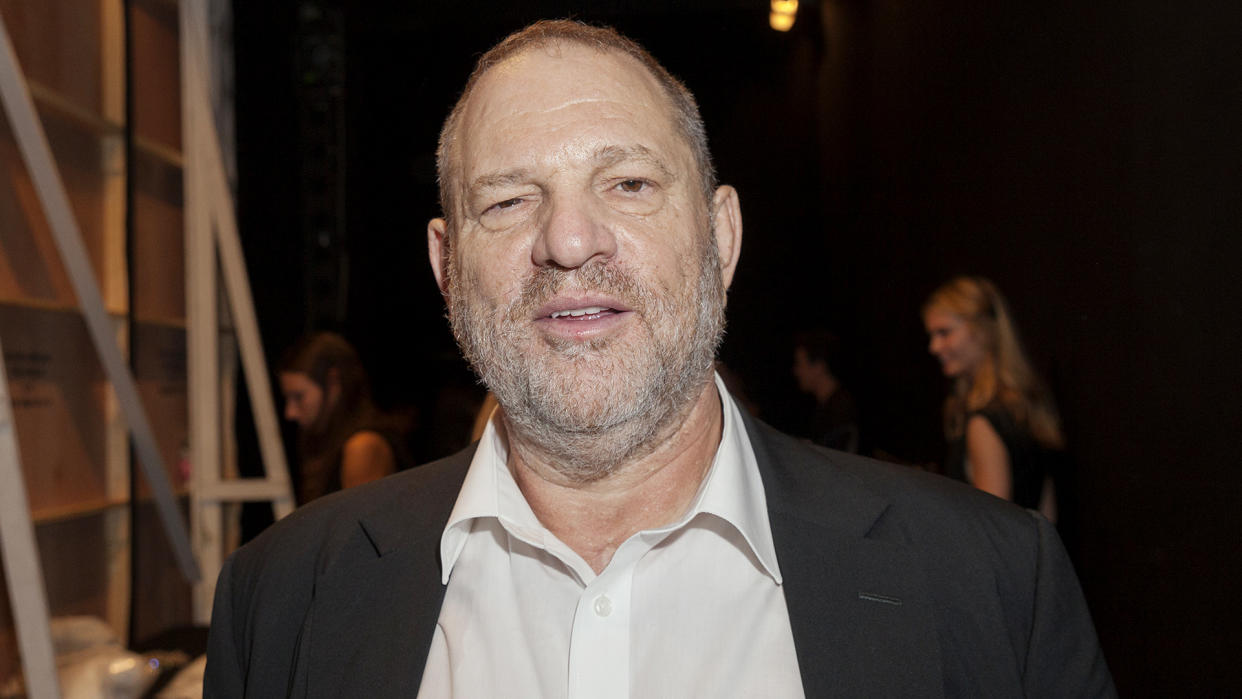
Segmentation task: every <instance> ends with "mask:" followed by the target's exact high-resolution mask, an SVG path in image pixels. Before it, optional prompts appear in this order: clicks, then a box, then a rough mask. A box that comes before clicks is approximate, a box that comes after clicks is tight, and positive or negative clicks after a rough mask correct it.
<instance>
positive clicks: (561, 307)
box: [534, 296, 633, 339]
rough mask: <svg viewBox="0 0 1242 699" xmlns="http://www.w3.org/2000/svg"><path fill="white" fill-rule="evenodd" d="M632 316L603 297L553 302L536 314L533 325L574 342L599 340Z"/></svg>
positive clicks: (616, 301) (628, 310)
mask: <svg viewBox="0 0 1242 699" xmlns="http://www.w3.org/2000/svg"><path fill="white" fill-rule="evenodd" d="M630 315H633V311H632V309H631V308H630V307H629V306H627V305H626V304H624V303H622V302H621V301H620V300H618V299H615V298H607V297H602V296H592V297H584V296H579V297H576V298H575V297H565V298H559V299H554V300H552V301H550V302H548V303H547V304H545V305H544V306H542V307H541V308H539V309H538V310H537V311H536V312H535V318H534V320H535V323H536V324H537V325H538V326H540V327H542V328H543V329H544V330H545V331H547V332H550V333H552V334H554V335H561V336H565V337H571V338H576V339H588V338H593V337H598V336H599V335H601V334H604V333H607V332H609V331H610V330H611V329H612V328H614V327H615V326H617V324H619V323H621V322H623V320H624V319H625V318H626V317H628V316H630Z"/></svg>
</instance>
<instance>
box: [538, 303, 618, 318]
mask: <svg viewBox="0 0 1242 699" xmlns="http://www.w3.org/2000/svg"><path fill="white" fill-rule="evenodd" d="M616 312H617V311H616V309H613V308H605V307H603V306H587V307H585V308H571V309H566V310H564V311H553V312H552V313H551V315H549V316H548V317H549V318H551V319H552V320H560V319H562V318H565V319H569V320H595V319H597V318H600V317H602V316H603V315H604V314H613V313H616Z"/></svg>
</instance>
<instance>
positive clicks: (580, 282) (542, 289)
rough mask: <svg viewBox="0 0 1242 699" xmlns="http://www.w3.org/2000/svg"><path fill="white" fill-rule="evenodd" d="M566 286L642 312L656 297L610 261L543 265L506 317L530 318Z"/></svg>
mask: <svg viewBox="0 0 1242 699" xmlns="http://www.w3.org/2000/svg"><path fill="white" fill-rule="evenodd" d="M566 288H570V289H573V290H575V291H580V292H585V293H598V294H604V295H607V296H612V297H614V298H616V299H618V300H620V301H622V302H623V303H625V304H626V305H627V306H628V307H630V308H631V309H633V310H636V311H639V312H640V313H641V312H642V311H645V310H647V309H648V307H649V306H650V305H651V300H652V298H653V294H652V292H651V290H650V289H648V288H647V287H646V286H644V285H643V284H642V283H640V282H639V281H638V279H637V278H635V276H634V275H633V274H631V273H629V272H628V271H626V270H624V269H622V268H620V267H617V266H615V265H609V264H607V263H606V262H597V263H590V264H587V265H584V266H582V267H577V268H574V269H564V268H561V267H541V268H539V269H537V270H535V271H534V272H533V273H532V274H531V275H530V276H529V277H527V279H526V281H524V282H523V283H522V290H521V292H520V293H519V294H518V296H517V298H516V299H514V301H513V303H512V304H510V305H509V309H508V311H507V312H506V316H507V317H508V318H509V319H511V320H526V319H529V318H530V317H531V315H533V314H534V313H535V311H536V310H538V309H539V307H540V306H543V305H544V304H545V303H547V302H548V301H549V300H551V299H552V298H554V297H555V296H556V295H557V294H559V293H561V291H563V290H565V289H566Z"/></svg>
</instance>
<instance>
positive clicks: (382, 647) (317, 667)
mask: <svg viewBox="0 0 1242 699" xmlns="http://www.w3.org/2000/svg"><path fill="white" fill-rule="evenodd" d="M471 456H472V450H471V451H469V452H463V453H462V454H458V455H456V456H454V457H452V458H450V459H449V460H448V461H446V462H441V463H440V464H434V465H428V466H423V467H421V468H419V469H417V470H418V471H423V470H424V469H428V470H429V471H428V473H427V474H425V475H426V476H428V477H424V478H412V479H407V480H405V481H403V482H402V484H401V486H400V487H398V488H397V490H396V491H395V492H392V493H389V494H387V495H386V496H385V499H384V501H383V502H382V503H381V504H380V505H379V506H378V507H376V508H374V509H373V510H371V511H370V512H369V513H368V514H367V515H366V516H364V517H362V518H360V519H359V521H358V522H357V523H355V524H353V525H352V526H353V527H354V529H353V530H352V531H351V532H349V534H348V538H347V539H346V542H345V543H344V544H343V545H342V546H341V547H340V550H339V551H333V552H329V553H328V554H325V557H330V560H328V561H327V562H326V563H321V566H320V573H319V574H318V575H317V578H316V582H315V592H314V602H313V604H312V606H311V611H310V614H309V615H308V618H307V620H306V622H305V624H304V626H303V629H302V635H303V638H302V643H301V652H300V653H299V662H298V666H299V668H300V670H299V672H298V674H299V676H300V678H305V679H306V683H307V685H306V690H307V691H306V692H305V696H309V697H329V696H332V697H338V696H359V697H361V696H367V697H385V696H414V695H415V694H417V692H418V687H419V685H420V683H421V681H422V673H423V667H424V665H425V663H426V660H427V654H428V651H429V650H430V648H431V640H432V637H433V635H434V633H435V625H436V622H437V620H438V619H439V615H440V606H441V603H442V602H443V600H444V587H443V586H442V585H441V584H440V565H439V543H440V534H441V533H442V532H443V530H444V525H445V523H446V522H447V521H448V517H449V514H450V513H451V511H452V508H453V504H454V502H456V498H457V492H458V490H459V489H460V488H461V482H462V478H463V477H464V476H465V471H466V468H467V467H468V465H469V463H470V458H471ZM412 475H414V474H412ZM417 475H424V474H417ZM415 491H417V493H415ZM415 503H418V504H419V505H422V507H418V506H415ZM295 693H297V694H303V692H301V691H295Z"/></svg>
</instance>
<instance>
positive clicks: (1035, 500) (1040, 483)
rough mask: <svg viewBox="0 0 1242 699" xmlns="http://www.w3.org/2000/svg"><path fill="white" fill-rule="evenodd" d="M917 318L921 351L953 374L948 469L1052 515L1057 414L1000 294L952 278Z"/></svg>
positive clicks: (980, 282) (981, 282)
mask: <svg viewBox="0 0 1242 699" xmlns="http://www.w3.org/2000/svg"><path fill="white" fill-rule="evenodd" d="M923 323H924V325H925V327H926V328H927V334H928V337H929V344H928V350H929V351H930V352H931V353H932V354H933V355H935V356H936V358H937V359H939V360H940V365H941V367H942V369H943V370H944V374H945V376H947V377H949V378H950V379H952V380H953V386H952V390H951V392H950V393H949V396H948V398H947V399H946V400H945V408H944V413H945V436H946V438H947V439H948V441H949V453H948V458H947V460H946V463H945V468H946V472H947V475H949V476H951V477H954V478H957V479H959V480H963V481H966V482H968V483H971V484H973V485H974V486H975V487H977V488H979V489H981V490H986V491H988V492H990V493H992V494H994V495H997V496H999V497H1002V498H1005V499H1007V500H1012V501H1014V502H1015V503H1017V504H1019V505H1021V506H1023V507H1027V508H1032V509H1036V508H1038V509H1040V510H1041V511H1043V512H1044V514H1045V515H1047V516H1048V518H1049V519H1055V514H1056V511H1055V504H1054V498H1053V491H1052V481H1051V472H1052V470H1053V469H1054V468H1055V465H1056V464H1057V463H1058V462H1059V461H1060V455H1061V450H1062V449H1063V447H1064V439H1063V437H1062V435H1061V423H1060V418H1059V417H1058V416H1057V410H1056V405H1055V404H1054V403H1053V400H1052V396H1051V394H1050V393H1049V391H1048V389H1047V387H1046V386H1045V385H1044V383H1043V381H1041V380H1040V378H1039V376H1038V375H1036V373H1035V371H1034V370H1033V369H1032V368H1031V365H1030V362H1029V361H1028V360H1027V358H1026V354H1025V353H1024V352H1023V349H1022V345H1021V343H1020V342H1019V340H1018V333H1017V328H1016V327H1015V326H1014V323H1013V320H1012V318H1011V316H1010V313H1009V307H1008V304H1007V303H1006V302H1005V299H1004V297H1003V296H1001V294H1000V292H998V291H997V290H996V287H995V286H993V284H992V283H991V282H990V281H988V280H986V279H984V278H982V277H955V278H953V279H951V280H949V281H948V282H947V283H945V284H944V285H943V286H941V287H940V288H938V289H936V291H934V292H933V293H932V295H931V296H930V297H929V298H928V299H927V303H925V304H924V305H923Z"/></svg>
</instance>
